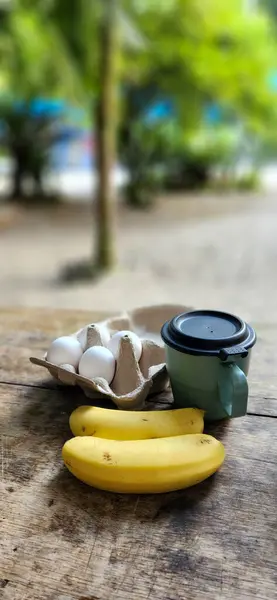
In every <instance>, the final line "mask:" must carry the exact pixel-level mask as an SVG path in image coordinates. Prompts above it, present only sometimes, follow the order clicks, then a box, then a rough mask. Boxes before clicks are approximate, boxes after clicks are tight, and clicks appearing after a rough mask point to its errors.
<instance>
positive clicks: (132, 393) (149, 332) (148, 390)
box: [30, 304, 191, 410]
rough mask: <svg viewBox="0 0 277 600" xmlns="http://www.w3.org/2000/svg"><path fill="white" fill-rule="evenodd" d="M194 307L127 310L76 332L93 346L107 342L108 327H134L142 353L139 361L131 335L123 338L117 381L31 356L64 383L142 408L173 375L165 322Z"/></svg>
mask: <svg viewBox="0 0 277 600" xmlns="http://www.w3.org/2000/svg"><path fill="white" fill-rule="evenodd" d="M188 310H191V309H190V307H186V306H182V305H174V304H167V305H157V306H148V307H142V308H139V309H135V310H133V311H131V312H124V313H122V314H120V315H117V316H115V317H111V318H110V319H107V320H105V321H100V322H98V323H93V324H88V325H86V326H85V327H83V328H82V329H79V330H78V331H76V332H75V333H73V334H70V335H72V336H73V337H75V338H77V339H78V341H79V342H80V344H81V345H82V348H83V350H84V351H85V350H87V349H88V348H90V347H91V346H104V342H103V338H104V339H105V337H106V336H105V335H104V334H105V331H104V330H105V329H106V330H108V332H109V334H110V335H113V334H114V333H116V332H117V331H122V330H129V331H134V332H135V333H136V334H137V335H139V336H140V338H141V341H142V355H141V358H140V360H139V361H137V359H136V356H135V353H134V348H133V345H132V342H131V340H130V338H128V337H123V338H122V339H121V342H120V351H119V357H118V359H117V363H116V371H115V376H114V378H113V381H112V382H111V384H110V385H109V384H108V383H107V381H105V379H103V378H101V377H97V378H94V379H88V378H86V377H82V376H81V375H79V374H78V373H76V372H75V370H74V369H73V367H72V368H70V365H62V366H57V365H54V364H52V363H50V362H48V361H47V360H46V356H47V354H45V355H44V356H43V358H37V357H33V356H32V357H30V361H31V362H32V363H34V364H35V365H39V366H41V367H45V368H46V369H47V370H48V371H49V373H50V374H51V375H52V376H53V377H54V378H55V379H57V380H58V381H59V382H60V383H62V384H65V385H78V386H79V387H81V388H82V389H83V391H84V393H85V395H86V396H87V397H88V398H90V399H92V400H93V399H97V400H99V398H101V397H102V398H103V399H104V398H106V399H110V400H112V401H113V402H114V404H116V406H117V407H118V408H120V409H123V410H142V409H145V408H146V407H147V397H148V396H149V394H151V396H153V395H155V394H159V393H160V392H163V391H164V390H166V389H167V388H168V385H169V379H168V373H167V369H166V365H165V351H164V347H163V344H162V340H161V337H160V330H161V327H162V325H163V323H164V322H165V321H167V320H169V319H171V318H172V317H174V316H176V315H177V314H179V313H181V312H186V311H188Z"/></svg>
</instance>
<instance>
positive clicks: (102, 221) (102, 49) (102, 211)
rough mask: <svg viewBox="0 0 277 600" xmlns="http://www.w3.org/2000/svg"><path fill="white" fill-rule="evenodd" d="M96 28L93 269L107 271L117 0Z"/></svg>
mask: <svg viewBox="0 0 277 600" xmlns="http://www.w3.org/2000/svg"><path fill="white" fill-rule="evenodd" d="M102 7H103V13H102V20H101V25H100V28H99V55H100V58H99V82H100V90H99V102H98V108H97V118H96V128H97V131H96V141H97V154H98V194H97V199H96V265H95V266H96V268H97V269H99V270H107V269H109V268H111V267H112V265H113V263H114V260H115V248H114V244H115V240H114V236H115V231H114V229H115V194H114V189H113V185H112V170H113V167H114V166H115V155H116V152H115V150H116V125H117V110H116V96H117V50H118V47H117V43H118V40H117V14H116V8H117V0H103V4H102Z"/></svg>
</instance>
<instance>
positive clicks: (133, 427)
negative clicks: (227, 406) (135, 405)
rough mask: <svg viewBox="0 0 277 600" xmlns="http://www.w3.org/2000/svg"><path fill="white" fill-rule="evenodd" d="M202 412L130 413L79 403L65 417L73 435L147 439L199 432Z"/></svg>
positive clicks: (194, 409) (192, 409)
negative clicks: (67, 418) (67, 417)
mask: <svg viewBox="0 0 277 600" xmlns="http://www.w3.org/2000/svg"><path fill="white" fill-rule="evenodd" d="M203 414H204V413H203V411H201V410H199V409H198V408H180V409H176V410H157V411H141V412H139V411H138V412H130V411H127V410H109V409H106V408H98V407H96V406H80V407H79V408H77V409H76V410H74V412H73V413H72V414H71V416H70V419H69V425H70V429H71V431H72V433H73V435H75V436H78V435H81V436H88V435H94V436H96V437H100V438H106V439H110V440H112V439H113V440H144V439H150V438H161V437H170V436H175V435H184V434H185V433H202V432H203V429H204V419H203Z"/></svg>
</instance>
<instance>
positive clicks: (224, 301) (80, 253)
mask: <svg viewBox="0 0 277 600" xmlns="http://www.w3.org/2000/svg"><path fill="white" fill-rule="evenodd" d="M91 223H92V219H91V215H90V212H89V208H88V207H85V206H84V207H82V206H80V207H65V208H61V209H59V210H58V211H56V212H55V213H53V211H47V212H45V211H44V212H42V211H33V212H31V213H28V214H24V215H23V217H22V219H21V221H19V222H18V223H16V224H15V226H14V227H12V228H11V227H10V228H9V229H6V230H2V231H0V285H1V295H0V304H1V305H2V306H4V305H7V304H9V305H19V304H20V305H26V306H51V307H55V306H58V305H60V306H62V307H68V308H80V309H81V308H88V309H89V308H90V307H91V308H94V307H97V308H99V307H102V308H103V309H105V310H106V309H107V310H120V309H121V308H123V307H126V308H128V307H134V306H137V305H141V304H150V303H161V302H178V303H180V302H183V303H185V304H188V305H193V306H197V307H204V306H205V307H215V308H224V309H226V310H230V311H232V312H234V313H238V314H241V316H242V317H244V318H247V319H250V320H251V321H253V320H254V321H270V320H273V321H277V285H276V283H277V201H276V200H275V199H274V197H272V196H271V197H270V196H268V197H266V198H263V197H258V196H256V197H245V198H243V199H241V198H239V197H233V196H232V197H227V198H224V197H220V198H214V197H209V196H205V197H196V198H193V197H192V198H186V199H180V198H179V199H168V200H167V201H166V202H161V203H160V204H159V205H158V206H157V207H156V209H155V210H154V211H153V212H152V213H149V214H147V213H143V214H140V213H136V212H126V211H124V210H120V214H119V218H118V236H117V237H118V239H117V243H118V258H119V266H118V268H117V269H116V270H115V271H114V272H113V273H112V274H110V275H108V276H106V277H105V278H102V279H101V280H99V281H96V282H94V283H85V284H81V285H80V284H78V285H70V286H64V285H61V284H59V283H58V280H57V275H58V273H59V271H60V269H61V268H62V267H63V266H64V265H65V264H66V263H67V262H68V261H72V260H79V259H82V258H84V257H88V256H89V255H90V254H91V252H92V233H91V228H92V225H91Z"/></svg>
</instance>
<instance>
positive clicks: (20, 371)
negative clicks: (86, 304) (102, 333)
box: [0, 308, 108, 387]
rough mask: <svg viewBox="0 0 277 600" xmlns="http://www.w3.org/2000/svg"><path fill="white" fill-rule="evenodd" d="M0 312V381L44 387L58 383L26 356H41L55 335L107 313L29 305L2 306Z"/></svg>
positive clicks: (104, 315)
mask: <svg viewBox="0 0 277 600" xmlns="http://www.w3.org/2000/svg"><path fill="white" fill-rule="evenodd" d="M0 315H1V319H0V381H2V382H14V383H27V384H30V383H31V384H38V385H41V386H46V387H57V384H56V383H55V382H54V380H53V379H52V378H50V377H49V375H48V374H47V372H46V371H45V370H44V369H38V368H37V367H35V365H32V364H31V363H30V361H29V357H30V356H31V355H35V356H36V355H38V356H41V355H42V354H43V353H44V352H45V351H46V350H47V348H48V346H49V344H50V343H51V341H52V340H53V339H54V338H56V337H58V336H60V335H65V334H67V333H72V332H74V331H77V330H78V329H79V328H81V327H82V326H84V325H85V324H86V323H89V322H93V321H99V320H102V319H104V318H106V317H107V316H108V314H107V313H103V312H101V311H92V312H86V311H70V310H50V309H30V308H26V309H11V310H9V309H6V310H3V309H1V312H0Z"/></svg>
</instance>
